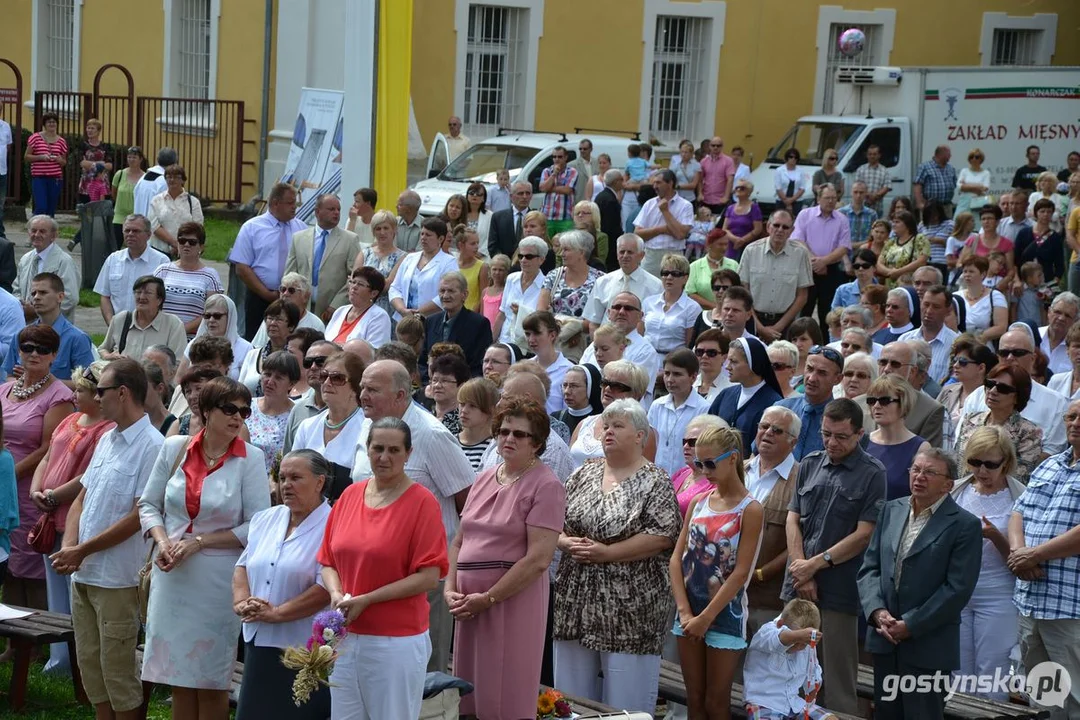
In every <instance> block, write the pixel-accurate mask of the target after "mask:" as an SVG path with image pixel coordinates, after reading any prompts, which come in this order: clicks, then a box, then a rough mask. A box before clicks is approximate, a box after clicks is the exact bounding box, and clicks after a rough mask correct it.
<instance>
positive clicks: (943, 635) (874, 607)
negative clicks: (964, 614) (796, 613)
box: [825, 449, 1031, 720]
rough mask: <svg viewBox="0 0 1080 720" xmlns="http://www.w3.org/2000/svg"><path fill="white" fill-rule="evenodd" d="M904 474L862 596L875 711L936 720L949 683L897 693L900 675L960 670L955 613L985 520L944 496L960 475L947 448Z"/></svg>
mask: <svg viewBox="0 0 1080 720" xmlns="http://www.w3.org/2000/svg"><path fill="white" fill-rule="evenodd" d="M908 476H909V478H910V480H909V482H910V487H911V496H910V497H903V498H897V499H896V500H890V501H889V502H887V503H885V507H884V509H883V510H882V511H881V517H880V519H879V520H878V523H877V525H876V526H875V527H874V533H873V536H872V537H871V538H870V545H869V546H868V547H867V548H866V553H865V555H864V556H863V564H862V568H861V569H860V570H859V574H858V588H859V600H860V601H861V603H862V608H863V611H864V612H865V613H866V619H867V622H868V623H869V628H868V629H867V632H866V649H867V650H869V651H870V652H871V653H873V655H874V717H876V718H883V719H885V720H893V719H894V718H895V720H905V719H906V718H920V720H922V719H923V718H926V719H927V720H933V719H934V718H944V717H945V715H944V712H945V690H946V688H945V687H943V686H941V684H940V683H939V684H937V685H935V686H934V687H932V688H930V689H929V690H928V691H923V690H922V689H920V691H919V692H897V689H898V685H899V683H898V682H897V681H903V680H908V681H909V682H910V679H911V678H926V679H931V678H933V677H934V676H935V675H936V674H938V673H941V674H944V675H946V676H947V675H948V673H949V672H951V671H953V670H956V669H957V668H959V666H960V611H961V610H962V609H963V608H964V606H966V605H967V603H968V600H970V599H971V594H972V593H973V592H974V591H975V583H976V582H977V581H978V579H979V565H980V562H981V558H982V546H983V542H982V523H981V522H980V521H979V518H977V517H975V516H974V515H973V514H971V513H969V512H965V511H964V510H963V508H961V507H960V506H959V505H957V504H956V501H955V500H953V499H952V497H951V496H950V495H949V491H950V490H952V487H953V482H954V481H955V480H956V477H957V471H956V461H955V460H954V459H953V457H952V456H951V455H950V454H948V453H946V452H943V451H941V450H934V449H930V450H923V451H922V452H920V453H919V454H918V455H916V456H915V460H914V461H913V462H912V465H911V469H910V471H909V473H908ZM826 638H828V634H827V633H826ZM825 642H826V644H827V643H828V639H826V641H825ZM1028 667H1029V668H1030V667H1031V666H1028ZM830 707H832V706H830Z"/></svg>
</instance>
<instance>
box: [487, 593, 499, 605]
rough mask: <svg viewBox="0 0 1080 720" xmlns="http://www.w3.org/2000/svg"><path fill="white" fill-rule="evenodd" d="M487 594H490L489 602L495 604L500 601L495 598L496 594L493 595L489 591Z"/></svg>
mask: <svg viewBox="0 0 1080 720" xmlns="http://www.w3.org/2000/svg"><path fill="white" fill-rule="evenodd" d="M487 596H488V604H489V605H494V604H495V603H497V602H499V601H498V600H496V599H495V596H494V595H492V594H491V593H487Z"/></svg>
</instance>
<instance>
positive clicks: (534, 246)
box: [492, 235, 548, 343]
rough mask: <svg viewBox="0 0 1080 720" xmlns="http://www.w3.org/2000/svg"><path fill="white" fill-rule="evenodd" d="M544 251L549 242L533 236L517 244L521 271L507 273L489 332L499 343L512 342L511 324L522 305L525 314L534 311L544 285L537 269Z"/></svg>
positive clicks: (541, 263) (542, 275)
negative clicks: (499, 302) (492, 327)
mask: <svg viewBox="0 0 1080 720" xmlns="http://www.w3.org/2000/svg"><path fill="white" fill-rule="evenodd" d="M547 253H548V244H547V243H546V242H544V241H543V240H542V239H540V238H538V237H536V236H535V235H529V236H526V237H523V238H521V242H519V243H518V250H517V258H518V262H519V263H520V265H521V271H520V272H516V273H510V275H509V276H508V277H507V278H506V289H505V290H503V297H502V304H501V305H499V314H498V315H496V316H495V327H494V331H493V333H492V334H493V335H494V336H495V337H497V338H498V339H499V342H504V343H508V342H515V338H514V333H513V331H514V325H515V324H516V322H517V317H518V312H519V311H520V310H521V309H522V308H524V309H525V313H526V314H528V313H531V312H532V311H534V310H536V306H537V303H539V302H540V291H541V290H543V288H544V273H542V272H540V266H541V265H543V264H544V258H546V257H547ZM518 339H520V338H518Z"/></svg>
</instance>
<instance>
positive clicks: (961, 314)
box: [949, 293, 967, 333]
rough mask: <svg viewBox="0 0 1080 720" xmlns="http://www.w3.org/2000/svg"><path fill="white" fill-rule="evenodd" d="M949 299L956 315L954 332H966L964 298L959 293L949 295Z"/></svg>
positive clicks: (965, 305) (965, 304)
mask: <svg viewBox="0 0 1080 720" xmlns="http://www.w3.org/2000/svg"><path fill="white" fill-rule="evenodd" d="M949 299H950V300H951V301H952V306H953V313H954V314H955V315H956V331H957V332H961V333H963V332H967V303H966V302H964V297H963V296H962V295H961V294H960V293H951V294H950V295H949Z"/></svg>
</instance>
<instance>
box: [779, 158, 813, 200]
mask: <svg viewBox="0 0 1080 720" xmlns="http://www.w3.org/2000/svg"><path fill="white" fill-rule="evenodd" d="M791 182H794V183H795V192H794V193H792V194H793V195H794V194H798V192H799V189H800V188H801V189H802V190H803V191H804V192H803V194H802V197H800V198H799V201H800V202H801V201H803V200H805V199H806V196H807V195H809V194H810V177H809V176H808V175H807V174H806V173H804V172H803V171H802V169H800V168H799V166H798V165H796V166H795V169H794V170H788V168H787V165H781V166H780V167H778V168H776V170H774V171H773V187H774V188H775V189H776V190H777V191H779V192H782V193H783V194H784V195H787V189H788V184H789V183H791Z"/></svg>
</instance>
